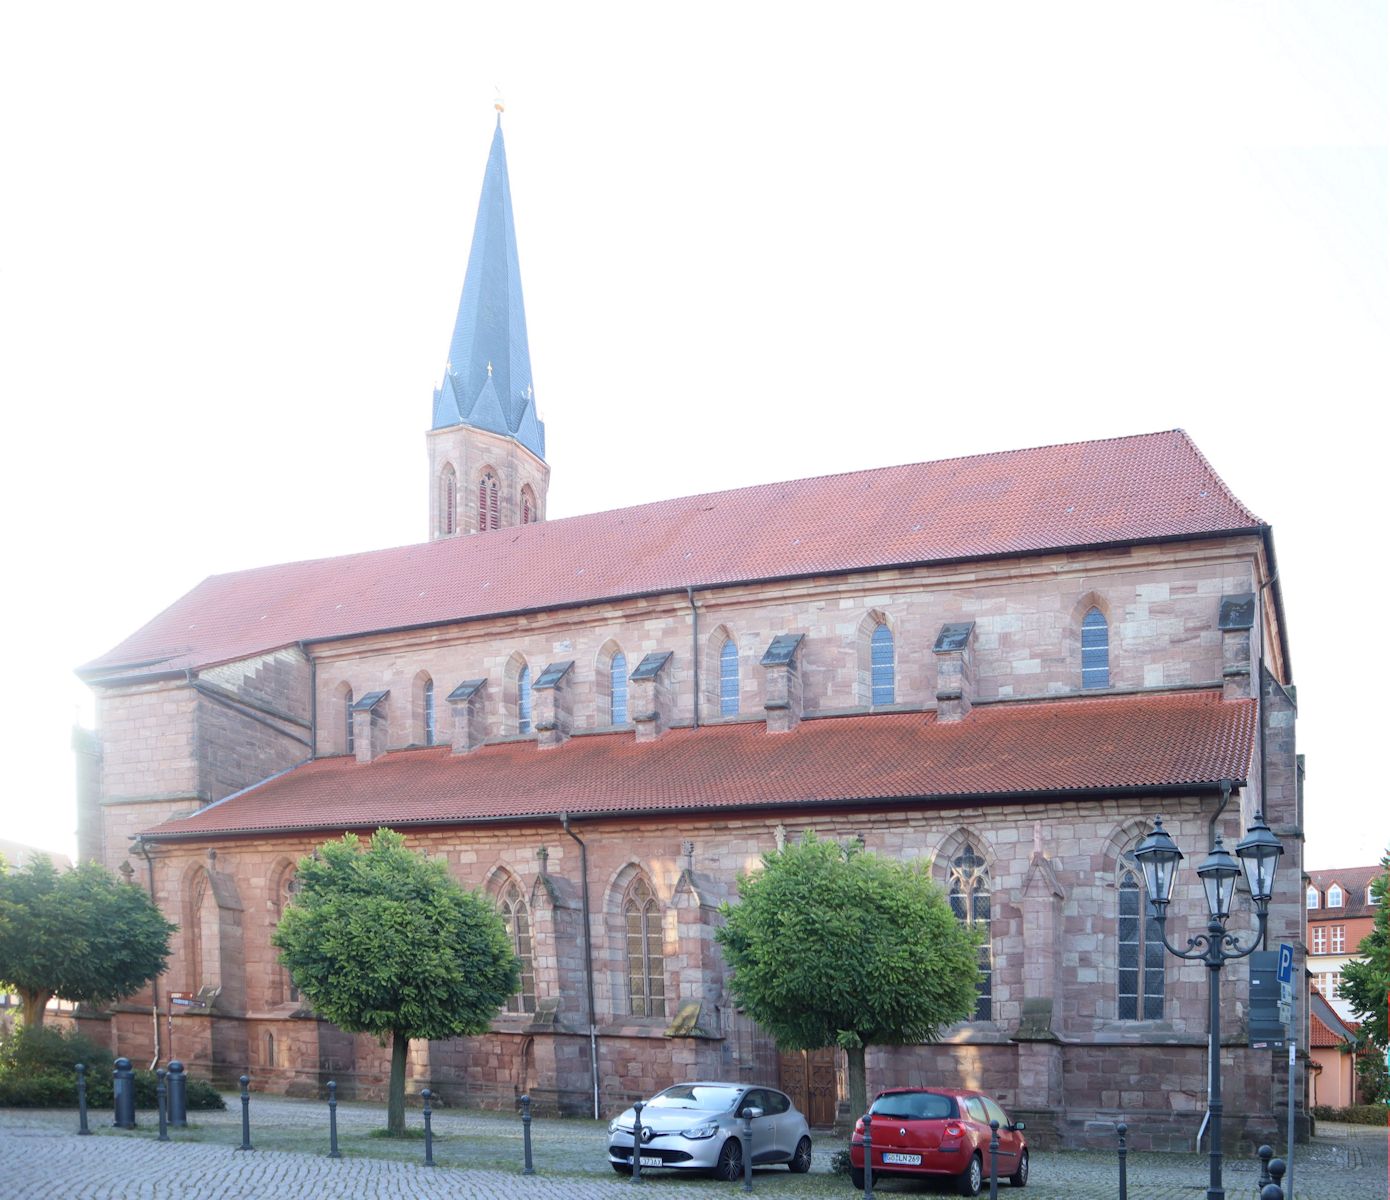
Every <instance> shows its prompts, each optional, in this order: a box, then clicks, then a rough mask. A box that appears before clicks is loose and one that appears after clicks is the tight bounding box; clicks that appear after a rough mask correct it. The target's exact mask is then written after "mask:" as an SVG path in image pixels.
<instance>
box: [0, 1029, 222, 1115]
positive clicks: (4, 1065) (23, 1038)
mask: <svg viewBox="0 0 1390 1200" xmlns="http://www.w3.org/2000/svg"><path fill="white" fill-rule="evenodd" d="M79 1062H80V1063H85V1064H86V1066H87V1104H88V1105H89V1106H90V1107H92V1108H110V1107H111V1088H112V1071H113V1070H114V1062H113V1060H112V1057H111V1052H110V1051H109V1050H106V1049H103V1048H102V1047H101V1046H98V1045H97V1044H96V1043H95V1042H93V1041H92V1040H91V1038H88V1037H84V1036H83V1035H82V1034H80V1033H68V1032H67V1031H65V1030H61V1029H46V1028H43V1027H42V1026H40V1027H39V1028H37V1029H21V1030H19V1031H18V1032H16V1033H14V1034H11V1035H10V1036H9V1037H8V1038H6V1039H5V1040H4V1042H3V1043H0V1107H7V1108H76V1107H77V1071H76V1069H75V1067H76V1064H77V1063H79ZM134 1075H135V1107H136V1108H154V1107H156V1104H157V1097H156V1093H155V1089H156V1087H157V1086H158V1082H159V1081H158V1079H157V1078H156V1077H155V1073H154V1072H153V1071H136V1072H135V1073H134ZM188 1107H189V1109H190V1110H192V1109H218V1108H226V1107H227V1102H226V1101H225V1100H223V1099H222V1096H221V1094H220V1093H219V1092H218V1091H217V1089H216V1088H215V1087H213V1086H212V1084H210V1083H209V1082H208V1081H207V1080H205V1079H189V1081H188Z"/></svg>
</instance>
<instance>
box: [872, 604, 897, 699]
mask: <svg viewBox="0 0 1390 1200" xmlns="http://www.w3.org/2000/svg"><path fill="white" fill-rule="evenodd" d="M896 696H897V687H896V681H895V679H894V664H893V631H892V630H891V629H889V628H888V626H887V625H884V624H882V623H880V624H878V625H875V626H874V632H873V636H872V637H871V638H870V639H869V702H870V703H871V704H892V703H894V701H895V699H896Z"/></svg>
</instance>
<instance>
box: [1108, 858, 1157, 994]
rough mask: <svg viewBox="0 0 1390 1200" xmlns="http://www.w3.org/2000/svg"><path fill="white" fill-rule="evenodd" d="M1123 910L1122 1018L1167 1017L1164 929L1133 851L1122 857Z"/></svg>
mask: <svg viewBox="0 0 1390 1200" xmlns="http://www.w3.org/2000/svg"><path fill="white" fill-rule="evenodd" d="M1119 883H1120V911H1119V924H1118V928H1117V931H1116V943H1117V949H1118V954H1117V956H1116V961H1117V963H1118V967H1119V989H1118V1001H1119V1004H1118V1009H1117V1012H1118V1015H1119V1018H1120V1020H1121V1021H1140V1020H1143V1021H1161V1020H1162V1019H1163V982H1164V975H1163V973H1164V962H1163V953H1164V951H1163V931H1162V929H1161V928H1160V926H1159V923H1158V920H1157V918H1156V917H1154V915H1153V912H1152V910H1151V908H1150V906H1149V902H1148V894H1147V893H1146V891H1145V890H1144V884H1143V882H1142V881H1141V878H1140V874H1139V863H1138V861H1137V860H1136V859H1135V857H1134V855H1133V853H1127V854H1125V855H1124V857H1123V858H1122V859H1121V860H1120V880H1119Z"/></svg>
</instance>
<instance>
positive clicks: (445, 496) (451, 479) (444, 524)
mask: <svg viewBox="0 0 1390 1200" xmlns="http://www.w3.org/2000/svg"><path fill="white" fill-rule="evenodd" d="M457 529H458V479H457V478H456V476H455V475H454V468H453V467H445V468H444V471H443V474H442V475H441V476H440V479H439V532H440V533H453V532H455V530H457Z"/></svg>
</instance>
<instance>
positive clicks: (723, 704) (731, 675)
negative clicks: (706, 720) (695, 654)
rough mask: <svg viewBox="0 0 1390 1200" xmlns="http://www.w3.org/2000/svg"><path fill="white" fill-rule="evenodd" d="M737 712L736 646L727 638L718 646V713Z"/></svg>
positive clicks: (726, 715) (729, 715)
mask: <svg viewBox="0 0 1390 1200" xmlns="http://www.w3.org/2000/svg"><path fill="white" fill-rule="evenodd" d="M737 713H738V647H737V646H736V645H734V639H733V638H728V639H727V640H726V641H725V642H724V644H723V645H722V646H721V647H720V648H719V715H720V716H721V717H732V716H734V715H736V714H737Z"/></svg>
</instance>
